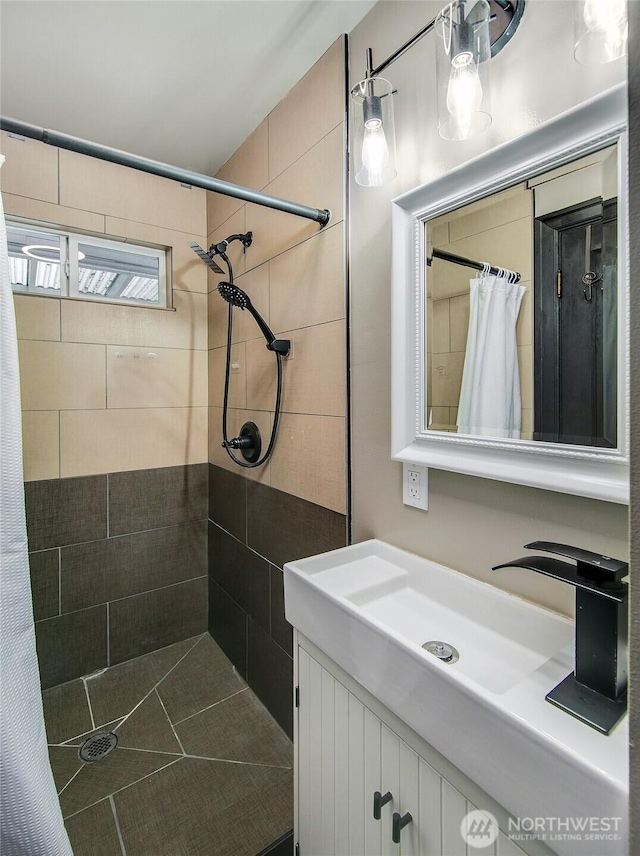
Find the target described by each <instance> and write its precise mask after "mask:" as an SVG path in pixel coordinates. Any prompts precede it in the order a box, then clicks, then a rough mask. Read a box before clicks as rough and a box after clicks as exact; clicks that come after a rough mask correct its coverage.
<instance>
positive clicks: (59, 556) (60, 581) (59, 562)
mask: <svg viewBox="0 0 640 856" xmlns="http://www.w3.org/2000/svg"><path fill="white" fill-rule="evenodd" d="M58 615H62V547H58Z"/></svg>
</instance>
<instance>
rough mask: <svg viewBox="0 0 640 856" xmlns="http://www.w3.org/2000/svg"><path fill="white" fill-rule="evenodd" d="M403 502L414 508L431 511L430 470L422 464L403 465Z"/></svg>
mask: <svg viewBox="0 0 640 856" xmlns="http://www.w3.org/2000/svg"><path fill="white" fill-rule="evenodd" d="M402 501H403V502H404V504H405V505H410V506H412V508H421V509H422V511H428V510H429V468H428V467H425V466H421V465H420V464H408V463H406V462H403V464H402Z"/></svg>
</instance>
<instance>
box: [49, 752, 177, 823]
mask: <svg viewBox="0 0 640 856" xmlns="http://www.w3.org/2000/svg"><path fill="white" fill-rule="evenodd" d="M133 751H134V752H143V751H145V750H144V749H134V750H133ZM160 754H161V753H160ZM178 761H182V756H180V757H179V758H176V760H175V761H170V762H169V763H168V764H165V765H164V767H159V768H158V769H157V770H154V771H153V773H149V774H148V775H146V776H143V777H142V778H141V779H136V780H135V782H129V784H128V785H124V787H122V788H118V790H117V791H114V792H113V793H112V794H109V796H115V795H116V794H119V793H120V792H121V791H125V790H126V789H127V788H130V787H131V786H132V785H137V784H138V782H143V781H144V780H145V779H149V778H151V776H155V774H156V773H159V772H160V771H161V770H166V769H167V767H171V766H173V764H176V763H177V762H178ZM78 772H80V771H78ZM76 775H77V774H76ZM74 778H75V777H74ZM65 787H66V786H65ZM60 793H62V791H60ZM103 799H105V798H104V797H101V798H100V799H99V800H96V801H95V802H92V803H89V805H85V806H84V807H83V808H79V809H78V811H73V812H71V814H67V815H65V817H64V819H65V820H68V819H69V818H70V817H75V816H76V815H77V814H80V813H81V812H83V811H85V809H88V808H92V807H93V806H94V805H97V804H98V803H100V802H102V800H103Z"/></svg>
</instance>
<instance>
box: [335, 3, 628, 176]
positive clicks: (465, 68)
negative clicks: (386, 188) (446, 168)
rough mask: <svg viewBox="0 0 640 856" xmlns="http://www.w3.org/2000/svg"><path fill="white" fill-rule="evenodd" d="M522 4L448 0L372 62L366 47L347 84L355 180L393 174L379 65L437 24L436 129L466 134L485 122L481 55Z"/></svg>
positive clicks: (452, 135) (505, 35)
mask: <svg viewBox="0 0 640 856" xmlns="http://www.w3.org/2000/svg"><path fill="white" fill-rule="evenodd" d="M615 2H618V0H615ZM621 2H623V0H621ZM524 5H525V0H452V2H451V3H449V4H448V5H447V6H445V8H444V9H443V10H442V12H440V14H439V15H437V16H436V17H435V18H434V19H433V20H432V21H429V23H428V24H427V25H426V26H425V27H423V28H422V29H421V30H420V31H419V32H417V33H416V34H415V35H414V36H412V37H411V38H410V39H409V40H408V41H407V42H405V43H404V44H403V45H402V46H401V47H400V48H398V50H397V51H395V52H394V53H393V54H391V56H389V57H387V59H385V60H384V61H383V62H381V63H379V64H378V65H377V66H375V67H374V65H373V54H372V50H371V48H368V49H367V72H366V76H365V78H364V80H361V81H360V82H359V83H356V85H355V86H354V87H353V89H352V90H351V107H352V111H351V115H352V125H351V127H352V134H353V136H352V144H351V149H352V151H353V163H354V172H355V179H356V183H357V184H360V185H362V186H363V187H379V186H380V185H382V184H385V183H386V182H387V181H391V180H392V179H394V178H395V177H396V175H397V170H396V167H395V128H394V123H393V96H394V95H395V92H396V90H394V89H393V87H392V85H391V84H390V83H389V81H388V80H386V79H385V78H383V77H380V75H381V73H382V72H383V71H384V70H385V68H387V66H389V65H391V63H392V62H395V61H396V60H397V59H398V58H399V57H401V56H402V55H403V54H404V53H405V52H406V51H408V50H409V48H412V47H413V46H414V45H415V44H416V43H417V42H418V41H420V39H421V38H422V37H423V36H426V34H427V33H429V32H431V30H433V29H434V28H435V29H437V31H438V34H439V38H438V41H439V45H438V50H437V54H438V59H437V88H438V115H439V122H438V127H439V131H440V135H441V136H442V137H444V139H447V140H466V139H468V138H469V137H471V136H473V135H474V134H478V133H481V132H482V131H484V130H485V129H486V128H488V127H489V125H490V124H491V112H490V108H489V97H490V92H489V71H488V63H487V60H489V59H490V58H491V57H494V56H496V54H497V53H499V51H500V50H502V48H503V47H504V46H505V45H506V44H507V42H508V41H509V40H510V39H511V38H512V36H513V34H514V33H515V31H516V29H517V27H518V25H519V23H520V20H521V18H522V15H523V12H524Z"/></svg>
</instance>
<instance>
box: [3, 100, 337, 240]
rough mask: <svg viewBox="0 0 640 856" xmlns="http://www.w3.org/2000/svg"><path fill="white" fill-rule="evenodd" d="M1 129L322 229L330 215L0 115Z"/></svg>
mask: <svg viewBox="0 0 640 856" xmlns="http://www.w3.org/2000/svg"><path fill="white" fill-rule="evenodd" d="M0 129H1V130H3V131H7V133H9V134H17V135H18V136H20V137H29V138H30V139H32V140H39V141H40V142H41V143H47V144H48V145H50V146H57V147H58V148H60V149H67V150H68V151H70V152H77V153H78V154H81V155H88V156H89V157H92V158H99V159H100V160H105V161H110V162H111V163H117V164H119V165H120V166H128V167H131V168H132V169H139V170H141V171H142V172H148V173H151V175H159V176H162V178H170V179H172V180H173V181H180V182H182V183H183V184H191V185H193V186H194V187H202V188H203V189H204V190H211V191H212V192H213V193H222V194H224V195H225V196H234V197H235V198H236V199H243V200H244V201H245V202H253V203H255V204H256V205H263V206H265V207H266V208H275V209H276V210H277V211H284V212H285V213H286V214H294V215H295V216H296V217H305V218H306V219H307V220H314V221H315V222H316V223H319V224H320V226H321V227H322V226H326V225H327V223H328V222H329V220H330V219H331V212H330V211H329V210H328V209H326V208H324V209H321V208H310V207H309V206H307V205H300V204H299V203H297V202H290V201H289V200H288V199H280V198H279V197H277V196H269V194H267V193H260V192H259V191H257V190H251V189H250V188H248V187H242V186H241V185H239V184H231V183H229V182H228V181H221V180H220V179H219V178H211V177H210V176H208V175H203V174H202V173H199V172H192V171H191V170H189V169H182V168H181V167H178V166H171V165H170V164H167V163H162V162H161V161H155V160H150V159H149V158H143V157H140V156H139V155H133V154H130V153H129V152H123V151H120V149H112V148H110V147H109V146H102V145H100V144H99V143H91V142H89V141H88V140H82V139H80V138H79V137H72V136H70V135H69V134H62V133H60V132H58V131H50V130H47V129H46V128H40V127H39V126H37V125H31V124H29V123H28V122H21V121H20V120H19V119H11V118H9V117H8V116H0Z"/></svg>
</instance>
